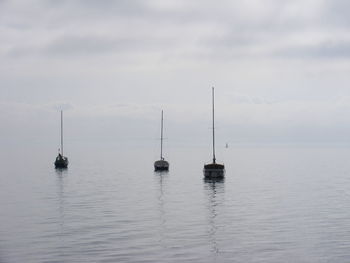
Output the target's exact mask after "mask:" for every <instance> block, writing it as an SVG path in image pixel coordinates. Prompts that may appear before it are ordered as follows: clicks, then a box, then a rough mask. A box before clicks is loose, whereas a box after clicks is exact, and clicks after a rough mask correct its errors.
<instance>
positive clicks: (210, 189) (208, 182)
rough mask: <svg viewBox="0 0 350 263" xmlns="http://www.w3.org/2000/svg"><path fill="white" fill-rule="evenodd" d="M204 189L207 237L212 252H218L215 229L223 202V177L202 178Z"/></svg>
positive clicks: (218, 225) (217, 227)
mask: <svg viewBox="0 0 350 263" xmlns="http://www.w3.org/2000/svg"><path fill="white" fill-rule="evenodd" d="M203 182H204V191H205V194H206V196H207V197H208V203H207V207H208V211H209V214H208V226H209V229H208V238H209V242H210V244H211V247H212V252H213V253H214V254H218V253H219V252H220V249H219V245H218V242H217V237H216V234H217V231H218V229H219V227H220V224H218V216H219V213H218V211H220V207H221V206H222V205H223V203H224V182H225V178H210V179H209V178H204V179H203Z"/></svg>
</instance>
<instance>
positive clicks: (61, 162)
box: [55, 111, 68, 168]
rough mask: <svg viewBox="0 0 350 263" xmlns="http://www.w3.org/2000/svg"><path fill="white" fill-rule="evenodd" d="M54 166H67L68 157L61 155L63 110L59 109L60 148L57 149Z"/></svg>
mask: <svg viewBox="0 0 350 263" xmlns="http://www.w3.org/2000/svg"><path fill="white" fill-rule="evenodd" d="M55 167H56V168H67V167H68V158H67V157H65V156H63V111H61V149H59V150H58V155H57V157H56V160H55Z"/></svg>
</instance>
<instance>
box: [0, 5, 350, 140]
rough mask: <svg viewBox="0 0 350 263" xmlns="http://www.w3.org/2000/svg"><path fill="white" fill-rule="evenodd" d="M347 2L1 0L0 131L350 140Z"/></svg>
mask: <svg viewBox="0 0 350 263" xmlns="http://www.w3.org/2000/svg"><path fill="white" fill-rule="evenodd" d="M348 10H350V2H349V1H346V0H328V1H326V0H285V1H281V0H264V1H262V0H260V1H259V0H245V1H238V0H237V1H228V0H226V1H225V0H222V1H220V2H218V1H208V0H201V1H188V0H142V1H141V0H133V1H131V0H117V1H112V0H104V1H97V0H95V1H93V0H70V1H64V0H61V1H55V0H47V1H43V0H42V1H32V0H26V1H21V0H13V1H12V0H0V123H1V130H0V141H1V142H2V143H8V142H14V143H17V142H21V143H23V142H26V141H43V142H48V143H51V144H52V143H54V145H57V141H55V139H56V138H57V125H58V124H59V114H58V109H59V108H63V109H65V121H66V136H67V137H68V138H67V139H68V140H72V141H74V140H94V141H99V140H101V141H102V140H121V141H123V140H124V141H127V140H133V139H135V138H138V139H145V140H148V139H150V140H151V139H154V137H156V136H158V133H157V132H158V125H159V117H160V110H161V109H164V111H165V118H166V131H167V137H168V138H169V142H171V141H173V142H181V141H185V142H192V143H194V144H196V143H201V142H202V141H207V139H208V138H209V137H210V132H209V130H208V127H209V126H210V110H211V109H210V100H211V97H210V96H211V86H215V87H216V105H217V107H216V110H217V126H218V137H219V140H222V141H223V142H224V141H228V142H248V143H249V142H253V143H254V142H275V141H276V142H295V141H302V142H308V141H316V142H323V141H325V142H343V141H344V142H349V141H350V125H349V124H350V104H349V102H350V89H349V87H350V85H349V84H350V74H349V73H350V61H349V58H350V31H349V28H350V16H349V15H348Z"/></svg>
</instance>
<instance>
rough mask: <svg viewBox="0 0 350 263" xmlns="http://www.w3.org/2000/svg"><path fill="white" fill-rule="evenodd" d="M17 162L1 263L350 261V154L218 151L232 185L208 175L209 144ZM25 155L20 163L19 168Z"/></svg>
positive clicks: (0, 195)
mask: <svg viewBox="0 0 350 263" xmlns="http://www.w3.org/2000/svg"><path fill="white" fill-rule="evenodd" d="M167 151H168V152H167V155H166V157H167V159H168V160H169V161H170V171H169V172H168V173H164V172H163V173H154V172H153V167H152V165H153V161H154V160H155V159H156V158H157V155H156V154H154V152H152V150H151V151H149V150H148V149H146V148H142V149H136V150H135V149H129V150H125V149H123V150H122V151H121V150H120V149H113V147H109V148H107V149H97V150H96V151H95V152H94V153H93V154H91V152H90V151H79V150H75V151H73V150H72V149H71V151H70V155H69V157H70V166H69V168H68V169H67V170H63V171H60V170H55V169H54V168H53V161H54V158H55V156H54V154H53V156H52V154H51V155H50V154H48V153H47V154H46V153H45V155H44V154H40V153H38V154H34V155H33V156H31V158H26V156H28V155H27V154H28V153H26V152H17V153H15V154H10V155H9V156H6V165H5V166H4V167H3V170H2V172H1V175H0V208H1V209H0V262H4V263H7V262H9V263H12V262H28V263H30V262H348V261H349V260H350V192H349V189H350V162H349V161H348V156H350V150H349V149H347V148H340V147H329V146H328V147H306V146H305V147H291V146H283V147H271V146H264V147H232V146H231V148H228V149H224V148H222V149H218V159H220V160H222V161H223V162H224V163H225V166H226V178H225V179H224V180H222V181H206V180H204V179H203V174H202V168H203V164H204V161H206V160H209V159H210V151H208V150H207V149H204V148H194V149H189V148H181V149H167ZM18 160H21V162H18Z"/></svg>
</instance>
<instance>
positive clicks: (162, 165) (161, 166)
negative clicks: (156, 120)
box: [154, 110, 169, 171]
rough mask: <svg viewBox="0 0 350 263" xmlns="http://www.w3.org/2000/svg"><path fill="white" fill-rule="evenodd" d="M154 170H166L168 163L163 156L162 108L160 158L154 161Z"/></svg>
mask: <svg viewBox="0 0 350 263" xmlns="http://www.w3.org/2000/svg"><path fill="white" fill-rule="evenodd" d="M154 170H155V171H168V170H169V163H168V162H167V161H165V160H164V157H163V110H162V118H161V124H160V160H158V161H155V162H154Z"/></svg>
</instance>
